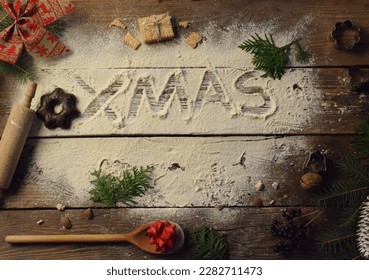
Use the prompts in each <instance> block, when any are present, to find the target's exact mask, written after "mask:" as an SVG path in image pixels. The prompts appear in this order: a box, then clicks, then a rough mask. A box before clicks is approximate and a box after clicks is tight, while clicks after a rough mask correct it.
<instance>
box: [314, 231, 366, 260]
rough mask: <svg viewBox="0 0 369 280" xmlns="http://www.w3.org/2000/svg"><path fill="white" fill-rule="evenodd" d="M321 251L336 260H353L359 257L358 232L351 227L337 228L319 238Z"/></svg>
mask: <svg viewBox="0 0 369 280" xmlns="http://www.w3.org/2000/svg"><path fill="white" fill-rule="evenodd" d="M318 242H319V245H320V249H321V250H322V251H323V252H324V253H325V254H326V255H327V256H329V257H331V258H334V259H352V258H354V257H355V256H358V255H359V252H358V248H357V246H356V231H355V228H350V227H342V226H341V227H335V228H334V229H331V230H326V231H325V232H324V233H321V234H320V236H319V237H318Z"/></svg>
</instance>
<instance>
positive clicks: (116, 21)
mask: <svg viewBox="0 0 369 280" xmlns="http://www.w3.org/2000/svg"><path fill="white" fill-rule="evenodd" d="M113 26H114V27H118V28H121V29H127V26H126V25H125V24H124V23H123V21H122V20H121V19H120V18H116V19H114V20H113V21H112V22H111V23H110V25H109V27H113Z"/></svg>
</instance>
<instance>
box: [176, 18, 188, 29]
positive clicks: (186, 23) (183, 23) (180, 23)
mask: <svg viewBox="0 0 369 280" xmlns="http://www.w3.org/2000/svg"><path fill="white" fill-rule="evenodd" d="M178 25H179V26H180V27H182V28H188V27H189V26H190V23H189V22H188V21H187V20H184V21H180V22H179V23H178Z"/></svg>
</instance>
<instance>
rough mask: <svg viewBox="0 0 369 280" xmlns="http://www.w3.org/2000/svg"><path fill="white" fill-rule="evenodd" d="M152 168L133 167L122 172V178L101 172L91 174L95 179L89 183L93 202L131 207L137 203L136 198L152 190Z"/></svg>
mask: <svg viewBox="0 0 369 280" xmlns="http://www.w3.org/2000/svg"><path fill="white" fill-rule="evenodd" d="M152 170H153V166H146V167H139V168H138V167H133V168H132V169H129V170H124V171H123V174H122V176H120V177H117V176H113V175H112V174H106V175H105V174H103V173H102V171H101V170H95V171H94V172H92V173H91V175H92V176H94V177H95V179H93V180H92V181H91V183H92V184H94V185H95V187H94V188H93V189H92V190H90V192H89V193H90V195H91V200H92V201H93V202H102V203H103V204H104V206H110V207H112V206H115V205H116V203H117V202H121V203H124V204H126V205H129V206H130V205H133V204H136V203H137V202H136V201H135V198H136V197H140V196H142V195H143V194H144V193H145V191H146V190H148V189H150V188H152V186H151V185H150V179H151V178H150V174H151V172H152Z"/></svg>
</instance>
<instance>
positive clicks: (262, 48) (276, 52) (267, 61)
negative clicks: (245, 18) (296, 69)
mask: <svg viewBox="0 0 369 280" xmlns="http://www.w3.org/2000/svg"><path fill="white" fill-rule="evenodd" d="M292 45H295V47H296V59H297V60H298V61H300V62H301V61H303V60H305V59H306V58H307V53H306V52H305V51H303V50H302V48H301V45H300V44H299V42H298V40H294V41H292V42H291V43H289V44H287V45H285V46H283V47H277V46H276V45H275V43H274V40H273V37H272V35H270V34H269V37H268V35H265V38H264V39H263V38H261V37H260V36H259V35H258V34H255V35H251V38H250V39H248V40H246V41H244V42H243V43H242V44H241V45H239V48H241V49H242V50H244V51H246V52H250V53H251V54H252V55H253V56H254V57H253V64H254V65H255V68H256V69H257V70H262V71H264V72H265V73H264V74H263V75H262V77H271V78H273V79H281V77H282V75H283V74H284V72H285V68H286V66H287V63H288V52H289V50H290V48H291V46H292Z"/></svg>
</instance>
